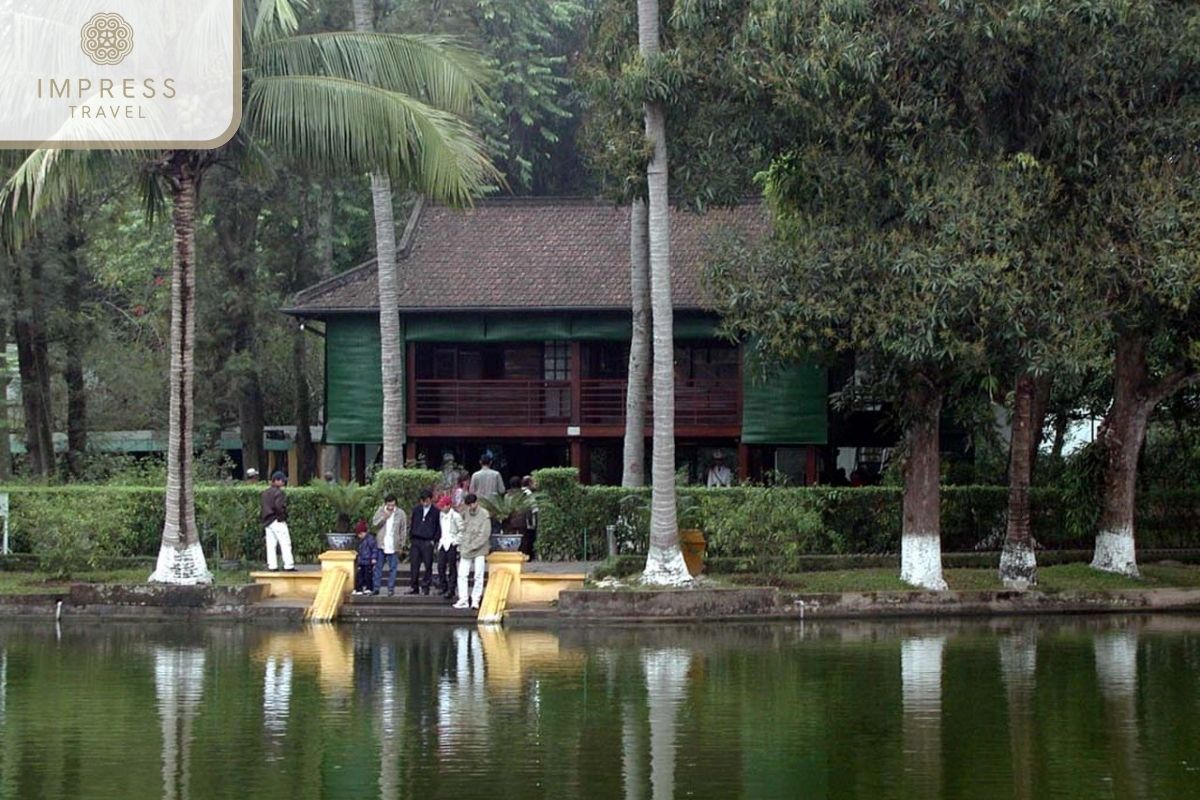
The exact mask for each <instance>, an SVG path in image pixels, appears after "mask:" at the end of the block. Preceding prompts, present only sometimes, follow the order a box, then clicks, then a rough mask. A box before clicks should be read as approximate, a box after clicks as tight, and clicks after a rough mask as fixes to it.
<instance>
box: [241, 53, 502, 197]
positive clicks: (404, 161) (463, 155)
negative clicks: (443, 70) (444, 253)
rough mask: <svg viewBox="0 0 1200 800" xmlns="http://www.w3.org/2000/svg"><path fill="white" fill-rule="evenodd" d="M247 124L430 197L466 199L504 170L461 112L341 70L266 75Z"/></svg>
mask: <svg viewBox="0 0 1200 800" xmlns="http://www.w3.org/2000/svg"><path fill="white" fill-rule="evenodd" d="M244 124H245V125H246V127H247V128H248V129H249V131H250V132H251V133H252V135H254V136H259V137H262V138H263V139H264V140H265V141H266V142H267V143H268V145H269V146H271V147H276V148H278V149H279V150H280V151H281V152H283V153H285V154H286V155H288V156H290V157H292V158H295V159H297V160H298V161H299V162H300V163H312V164H322V165H324V166H326V167H327V168H338V167H340V168H343V169H350V170H355V171H358V172H369V171H371V170H373V169H382V170H385V171H386V172H387V173H388V174H389V175H390V176H391V177H392V178H393V179H394V180H396V181H399V182H404V183H407V184H409V185H410V186H411V187H412V188H413V189H415V190H417V191H419V192H422V193H424V194H426V195H429V196H430V197H431V198H433V199H435V200H438V201H441V202H445V203H451V204H455V205H464V204H467V203H469V202H470V201H471V199H472V198H473V197H475V196H477V195H478V194H479V193H481V192H482V191H483V190H484V189H485V188H487V186H489V185H490V183H491V182H494V181H496V180H498V179H499V173H498V172H497V171H496V169H495V167H493V166H492V164H491V162H490V161H488V159H487V156H486V155H485V153H484V149H483V144H482V142H481V141H480V140H479V137H478V136H477V135H476V134H475V132H474V131H472V130H471V128H470V127H469V126H468V125H467V123H466V122H464V121H463V120H462V119H460V118H458V117H456V116H454V115H453V114H450V113H447V112H445V111H442V110H440V109H436V108H433V107H432V106H430V105H427V104H425V103H422V102H421V101H419V100H416V99H414V98H412V97H409V96H408V95H405V94H403V93H401V92H393V91H388V90H386V89H381V88H378V87H374V86H367V85H365V84H362V83H358V82H355V81H350V80H346V79H344V78H333V77H320V76H311V75H298V76H276V77H261V78H258V79H256V80H254V81H253V82H252V83H251V86H250V92H249V97H248V98H247V102H246V113H245V119H244Z"/></svg>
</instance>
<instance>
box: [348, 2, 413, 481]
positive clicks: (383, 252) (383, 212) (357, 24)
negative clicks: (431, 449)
mask: <svg viewBox="0 0 1200 800" xmlns="http://www.w3.org/2000/svg"><path fill="white" fill-rule="evenodd" d="M374 28H375V19H374V15H373V14H372V9H371V6H370V5H369V4H368V2H367V0H354V29H355V30H356V31H358V32H359V33H369V32H370V31H372V30H374ZM371 202H372V205H373V207H374V209H375V263H376V273H377V274H378V276H379V346H380V364H381V367H382V369H381V371H382V373H383V468H384V469H400V468H401V467H403V466H404V439H405V436H404V347H403V342H402V341H401V340H400V314H399V311H398V310H397V301H396V223H395V219H394V215H393V209H392V184H391V181H390V180H389V179H388V176H387V175H386V174H385V173H384V172H382V171H378V170H377V171H375V172H372V173H371Z"/></svg>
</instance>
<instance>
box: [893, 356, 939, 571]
mask: <svg viewBox="0 0 1200 800" xmlns="http://www.w3.org/2000/svg"><path fill="white" fill-rule="evenodd" d="M906 403H907V409H906V410H907V411H908V413H909V414H910V415H911V418H910V420H909V423H908V429H907V430H906V431H905V441H906V444H907V449H908V455H907V458H906V459H905V462H904V523H903V529H902V530H901V533H900V580H902V581H904V582H905V583H911V584H912V585H914V586H920V587H921V588H923V589H933V590H937V591H940V590H943V589H945V588H946V581H945V579H944V578H943V577H942V520H941V508H940V505H941V486H940V481H941V469H940V465H941V462H940V460H939V452H938V451H939V440H938V420H939V419H940V417H941V411H942V391H941V389H940V388H939V387H937V386H936V385H934V383H933V382H932V381H930V380H928V379H926V378H925V377H923V376H920V375H918V376H916V377H914V378H913V384H912V386H911V387H910V388H909V390H908V392H907V397H906Z"/></svg>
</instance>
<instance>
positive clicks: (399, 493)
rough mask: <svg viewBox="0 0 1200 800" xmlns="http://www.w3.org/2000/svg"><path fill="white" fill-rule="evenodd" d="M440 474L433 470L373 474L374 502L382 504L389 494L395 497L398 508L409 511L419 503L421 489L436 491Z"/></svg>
mask: <svg viewBox="0 0 1200 800" xmlns="http://www.w3.org/2000/svg"><path fill="white" fill-rule="evenodd" d="M441 478H442V473H440V472H438V471H437V470H433V469H381V470H379V471H378V472H376V473H375V480H374V481H373V482H372V484H371V485H372V486H374V487H375V494H376V498H375V500H376V502H377V503H382V502H383V498H384V497H386V496H387V495H389V494H394V495H396V502H397V503H398V504H399V506H400V508H403V509H406V510H407V509H410V508H412V507H413V506H415V505H416V504H417V503H418V502H419V498H420V496H421V490H422V489H433V490H435V491H436V487H437V484H438V481H440V480H441Z"/></svg>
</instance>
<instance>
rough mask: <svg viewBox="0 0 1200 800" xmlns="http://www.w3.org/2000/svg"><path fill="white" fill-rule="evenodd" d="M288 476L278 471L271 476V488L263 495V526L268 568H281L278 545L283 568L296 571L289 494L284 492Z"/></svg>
mask: <svg viewBox="0 0 1200 800" xmlns="http://www.w3.org/2000/svg"><path fill="white" fill-rule="evenodd" d="M285 483H287V476H286V475H284V474H283V473H282V472H276V473H274V474H273V475H272V476H271V488H269V489H267V490H266V491H265V492H263V495H262V517H261V520H262V526H263V529H264V530H265V531H266V535H267V569H269V570H271V571H275V570H278V569H279V562H278V560H277V558H278V557H277V556H276V554H275V548H276V546H278V547H279V549H280V551H282V553H283V569H284V571H285V572H295V571H296V565H295V563H294V562H293V561H292V535H291V533H290V532H289V531H288V524H287V518H288V511H287V495H285V494H284V493H283V485H284V484H285Z"/></svg>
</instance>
